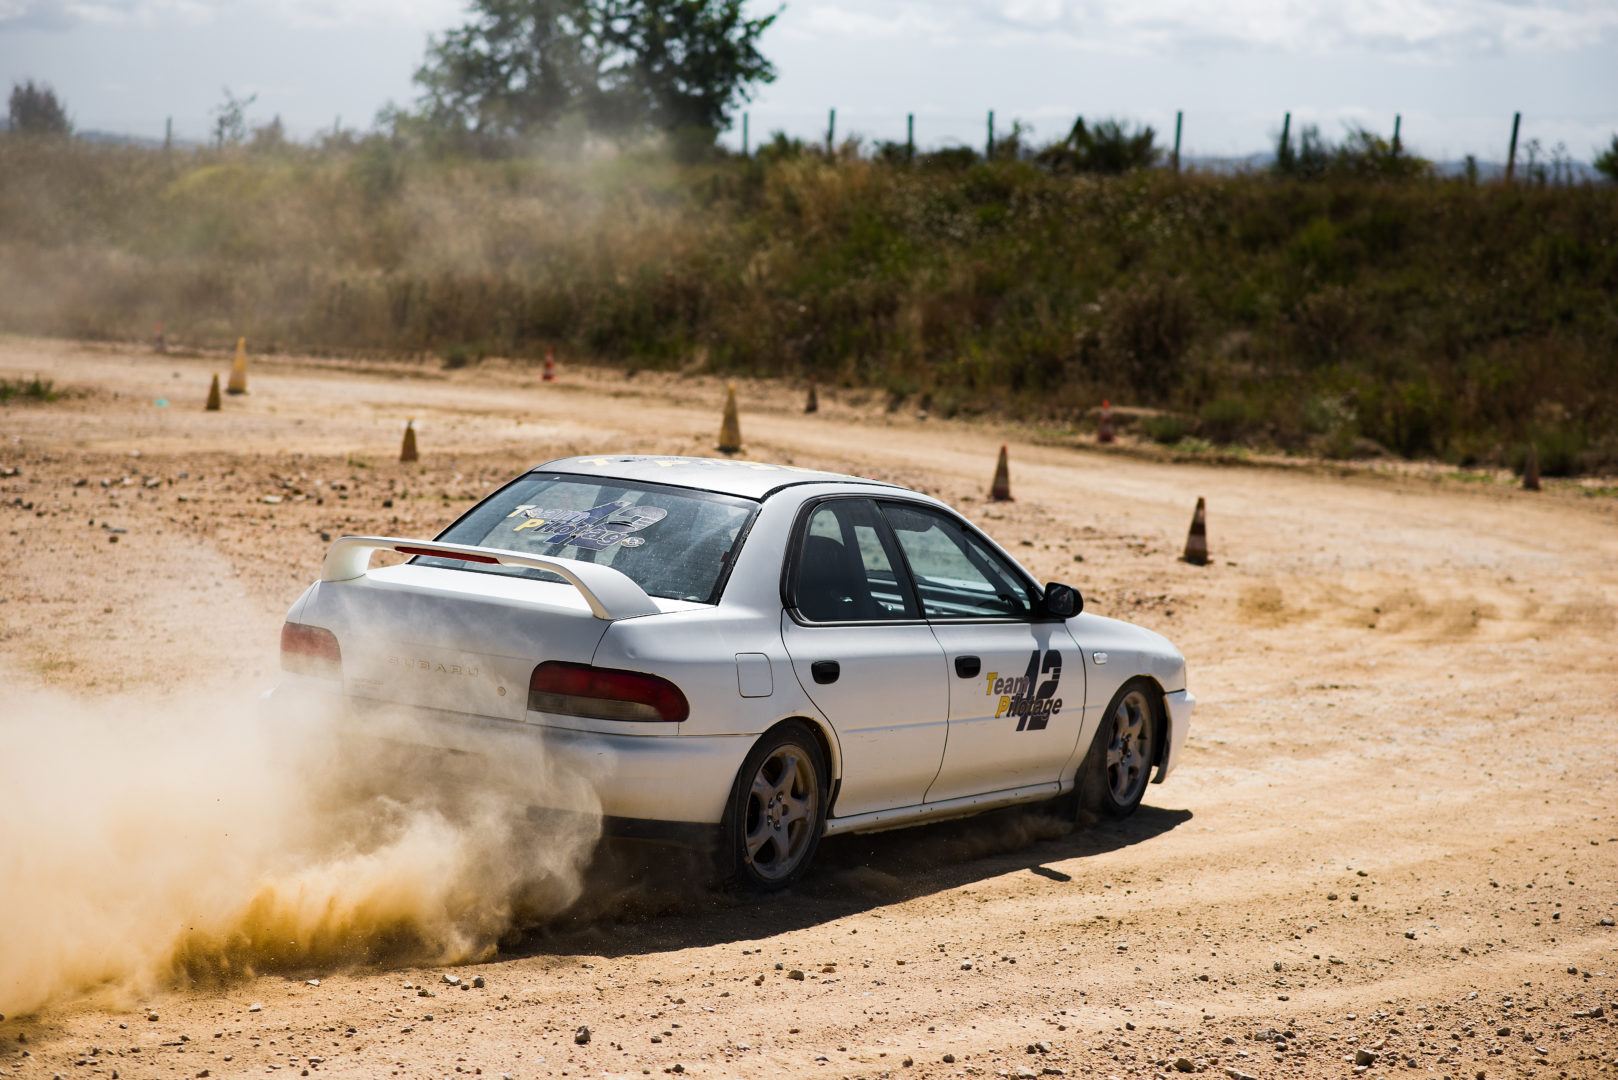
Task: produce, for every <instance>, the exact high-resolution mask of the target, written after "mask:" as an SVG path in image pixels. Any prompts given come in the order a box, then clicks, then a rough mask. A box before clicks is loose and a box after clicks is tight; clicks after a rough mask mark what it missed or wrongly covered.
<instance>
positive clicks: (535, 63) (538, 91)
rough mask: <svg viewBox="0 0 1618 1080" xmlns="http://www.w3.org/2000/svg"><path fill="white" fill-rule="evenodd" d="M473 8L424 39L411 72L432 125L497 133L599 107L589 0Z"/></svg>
mask: <svg viewBox="0 0 1618 1080" xmlns="http://www.w3.org/2000/svg"><path fill="white" fill-rule="evenodd" d="M472 13H473V18H472V21H471V22H469V23H467V24H466V25H464V26H461V27H458V28H456V29H454V30H451V31H449V32H448V33H446V34H445V35H444V36H443V37H442V38H438V39H434V40H432V41H430V42H429V44H428V47H427V59H426V62H425V63H424V64H422V66H421V67H420V68H419V69H418V70H417V71H416V82H417V83H418V84H419V85H420V86H421V88H422V98H421V110H422V114H423V117H424V119H426V120H427V121H429V122H430V123H431V124H432V125H433V126H435V127H438V128H440V129H444V130H450V131H454V132H457V133H466V134H471V135H476V136H483V137H489V138H496V139H500V138H508V137H511V136H522V135H529V134H534V133H537V132H540V131H544V130H547V129H549V128H552V127H554V126H555V125H556V123H557V122H558V121H559V120H561V119H562V118H563V117H565V116H568V115H570V114H571V115H582V116H588V115H589V114H591V113H592V112H594V111H595V110H596V109H598V108H599V99H600V96H601V92H602V89H601V68H602V63H603V56H604V47H603V44H602V41H601V32H602V25H601V18H600V14H599V12H598V11H597V10H596V7H595V5H594V4H593V3H592V2H591V0H474V2H473V5H472Z"/></svg>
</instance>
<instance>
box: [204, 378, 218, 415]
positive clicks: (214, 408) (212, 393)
mask: <svg viewBox="0 0 1618 1080" xmlns="http://www.w3.org/2000/svg"><path fill="white" fill-rule="evenodd" d="M219 404H220V402H219V372H217V371H216V372H214V375H213V382H211V383H209V384H208V407H207V409H206V410H204V411H206V412H218V411H219Z"/></svg>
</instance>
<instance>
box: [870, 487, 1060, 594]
mask: <svg viewBox="0 0 1618 1080" xmlns="http://www.w3.org/2000/svg"><path fill="white" fill-rule="evenodd" d="M882 512H883V514H884V515H886V517H887V519H888V524H889V525H891V526H893V532H894V535H895V537H897V538H898V541H899V546H900V547H901V548H902V549H904V555H905V560H906V561H907V562H908V563H909V565H910V573H911V576H912V578H913V579H914V581H915V583H916V591H917V592H918V593H920V594H921V606H922V610H923V611H925V612H926V614H927V618H929V619H1008V618H1009V619H1027V618H1031V617H1032V616H1033V611H1034V607H1033V600H1032V597H1030V596H1029V593H1028V588H1027V586H1025V585H1024V584H1023V581H1022V578H1021V576H1020V575H1018V574H1017V572H1016V571H1015V570H1013V569H1012V568H1011V567H1010V566H1008V565H1007V564H1006V561H1005V560H1004V559H1002V558H1001V557H1000V556H999V555H998V554H996V553H995V552H994V551H992V550H991V549H990V548H988V547H987V546H985V545H984V544H983V543H982V542H980V541H979V540H978V539H977V538H976V537H974V536H972V535H971V534H970V533H969V532H967V531H966V530H965V529H964V528H962V527H961V525H960V523H959V522H957V521H955V520H954V519H953V518H950V517H949V516H947V515H945V514H941V513H939V512H937V511H935V510H928V509H924V508H922V507H918V506H901V505H899V504H897V503H883V504H882Z"/></svg>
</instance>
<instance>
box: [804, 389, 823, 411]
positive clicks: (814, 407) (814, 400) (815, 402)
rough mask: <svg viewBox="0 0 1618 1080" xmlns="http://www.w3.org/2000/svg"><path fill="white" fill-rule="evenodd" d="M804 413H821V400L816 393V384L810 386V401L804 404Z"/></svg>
mask: <svg viewBox="0 0 1618 1080" xmlns="http://www.w3.org/2000/svg"><path fill="white" fill-rule="evenodd" d="M803 411H804V412H806V413H812V412H819V411H820V398H819V396H818V395H816V393H815V384H814V383H810V384H809V399H808V400H807V401H805V402H804V403H803Z"/></svg>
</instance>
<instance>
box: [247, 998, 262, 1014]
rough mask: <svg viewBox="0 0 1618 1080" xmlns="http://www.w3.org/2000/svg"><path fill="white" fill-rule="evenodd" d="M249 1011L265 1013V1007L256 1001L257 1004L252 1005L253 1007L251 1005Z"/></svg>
mask: <svg viewBox="0 0 1618 1080" xmlns="http://www.w3.org/2000/svg"><path fill="white" fill-rule="evenodd" d="M247 1011H248V1012H263V1011H264V1006H263V1004H262V1003H261V1002H257V1001H255V1002H253V1004H251V1005H249V1006H248V1007H247Z"/></svg>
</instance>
